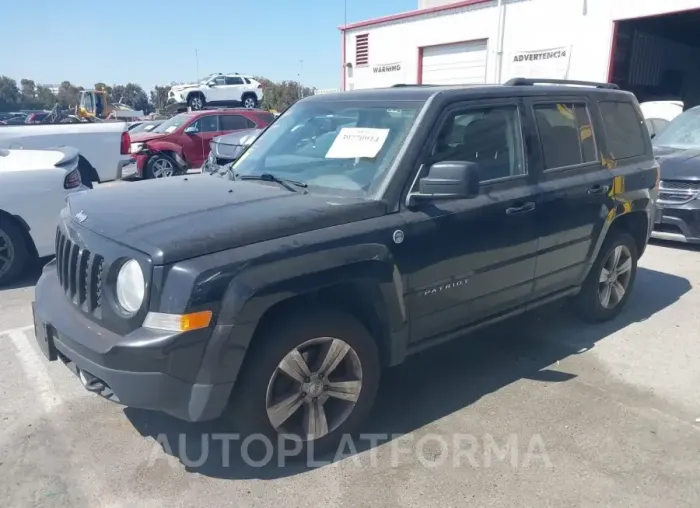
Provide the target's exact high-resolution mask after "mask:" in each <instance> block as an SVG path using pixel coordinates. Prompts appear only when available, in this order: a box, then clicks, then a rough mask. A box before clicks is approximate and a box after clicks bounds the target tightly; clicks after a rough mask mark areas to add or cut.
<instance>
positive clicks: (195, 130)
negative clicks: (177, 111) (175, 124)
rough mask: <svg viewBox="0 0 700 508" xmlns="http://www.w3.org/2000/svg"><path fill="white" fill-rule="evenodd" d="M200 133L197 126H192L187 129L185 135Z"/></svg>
mask: <svg viewBox="0 0 700 508" xmlns="http://www.w3.org/2000/svg"><path fill="white" fill-rule="evenodd" d="M198 132H199V129H198V128H197V126H196V125H190V126H189V127H187V128H186V129H185V134H197V133H198Z"/></svg>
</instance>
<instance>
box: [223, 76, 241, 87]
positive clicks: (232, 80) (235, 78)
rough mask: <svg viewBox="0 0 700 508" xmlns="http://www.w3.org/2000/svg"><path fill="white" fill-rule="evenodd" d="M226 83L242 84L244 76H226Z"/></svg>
mask: <svg viewBox="0 0 700 508" xmlns="http://www.w3.org/2000/svg"><path fill="white" fill-rule="evenodd" d="M226 84H227V85H242V84H243V78H239V77H238V76H226Z"/></svg>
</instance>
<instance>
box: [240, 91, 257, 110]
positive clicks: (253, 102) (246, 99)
mask: <svg viewBox="0 0 700 508" xmlns="http://www.w3.org/2000/svg"><path fill="white" fill-rule="evenodd" d="M241 102H242V104H243V107H244V108H246V109H255V108H257V107H258V98H257V97H256V96H255V94H252V93H249V94H245V95H244V96H243V97H241Z"/></svg>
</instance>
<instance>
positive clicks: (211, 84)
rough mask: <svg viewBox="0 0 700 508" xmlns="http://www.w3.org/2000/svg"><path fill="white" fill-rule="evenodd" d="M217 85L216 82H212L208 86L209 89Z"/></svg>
mask: <svg viewBox="0 0 700 508" xmlns="http://www.w3.org/2000/svg"><path fill="white" fill-rule="evenodd" d="M215 84H216V81H210V82H209V83H207V86H208V87H212V86H214V85H215Z"/></svg>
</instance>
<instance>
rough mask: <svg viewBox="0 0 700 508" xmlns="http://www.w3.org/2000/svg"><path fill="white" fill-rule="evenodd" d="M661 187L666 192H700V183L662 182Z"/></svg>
mask: <svg viewBox="0 0 700 508" xmlns="http://www.w3.org/2000/svg"><path fill="white" fill-rule="evenodd" d="M661 187H662V188H663V189H664V190H671V189H677V190H691V191H699V190H700V182H681V181H678V180H661Z"/></svg>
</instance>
